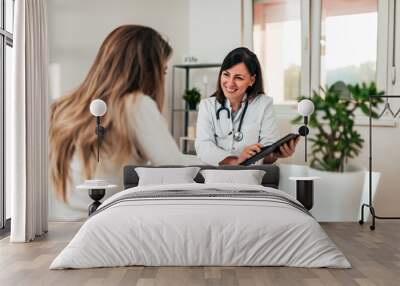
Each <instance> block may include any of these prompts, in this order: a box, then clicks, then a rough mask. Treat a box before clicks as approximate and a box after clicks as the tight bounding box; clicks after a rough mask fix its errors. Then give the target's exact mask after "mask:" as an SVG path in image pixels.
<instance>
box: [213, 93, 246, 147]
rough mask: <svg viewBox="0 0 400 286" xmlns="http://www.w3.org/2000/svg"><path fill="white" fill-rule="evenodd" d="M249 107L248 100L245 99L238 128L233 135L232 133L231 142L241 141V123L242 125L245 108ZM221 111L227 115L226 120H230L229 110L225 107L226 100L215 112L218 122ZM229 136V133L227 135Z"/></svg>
mask: <svg viewBox="0 0 400 286" xmlns="http://www.w3.org/2000/svg"><path fill="white" fill-rule="evenodd" d="M248 106H249V100H248V99H246V101H245V105H244V109H243V112H242V114H241V115H240V121H239V128H238V130H237V131H235V133H233V140H234V141H236V142H240V141H242V140H243V132H242V123H243V118H244V116H245V115H246V111H247V107H248ZM221 111H226V113H227V115H228V119H230V118H231V112H230V111H229V109H228V108H227V107H226V100H224V101H223V102H222V104H221V106H220V108H218V110H217V112H216V116H217V120H220V113H221ZM229 134H231V133H229Z"/></svg>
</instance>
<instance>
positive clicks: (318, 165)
mask: <svg viewBox="0 0 400 286" xmlns="http://www.w3.org/2000/svg"><path fill="white" fill-rule="evenodd" d="M382 94H383V92H378V91H377V88H376V85H375V83H370V84H365V83H363V84H361V85H359V84H355V85H350V84H348V85H346V84H344V83H343V82H341V81H339V82H336V83H334V84H333V85H331V86H329V87H327V88H326V89H323V88H320V91H319V92H316V91H314V92H313V94H312V96H311V97H310V98H309V99H311V100H312V101H313V103H314V107H315V111H314V113H313V114H312V115H310V118H309V126H310V127H311V129H312V133H311V136H310V141H311V154H310V156H311V161H310V167H311V168H309V171H308V174H309V175H310V176H318V177H321V178H322V180H319V181H318V182H317V186H318V190H316V191H315V199H316V203H315V204H314V206H315V207H314V208H313V210H312V211H313V213H314V214H315V215H316V217H317V218H318V219H320V220H339V221H343V220H344V221H355V220H357V217H358V215H359V205H360V200H361V195H362V189H363V184H364V177H365V170H364V169H361V168H357V167H354V166H350V165H349V164H348V160H349V159H351V158H355V157H356V156H357V155H358V154H359V153H360V151H361V150H362V148H363V144H364V139H363V138H362V137H361V134H360V133H359V132H358V131H357V130H356V129H355V117H356V111H361V113H363V114H365V115H367V116H369V112H370V110H369V104H370V102H369V95H382ZM304 98H306V97H304V96H303V97H300V98H299V100H301V99H304ZM381 102H382V99H381V98H377V97H371V107H372V108H371V115H372V117H373V118H377V117H378V114H377V110H376V109H377V107H378V104H379V103H381ZM301 119H302V118H301V116H299V117H297V118H295V119H294V120H293V121H292V123H299V122H300V121H301Z"/></svg>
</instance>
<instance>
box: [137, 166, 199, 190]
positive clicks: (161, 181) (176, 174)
mask: <svg viewBox="0 0 400 286" xmlns="http://www.w3.org/2000/svg"><path fill="white" fill-rule="evenodd" d="M199 170H200V168H199V167H184V168H145V167H138V168H135V171H136V173H137V174H138V176H139V184H138V186H149V185H168V184H187V183H195V181H193V179H194V178H195V177H196V175H197V173H198V172H199Z"/></svg>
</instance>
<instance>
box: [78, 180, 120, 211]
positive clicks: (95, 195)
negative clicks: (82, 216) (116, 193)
mask: <svg viewBox="0 0 400 286" xmlns="http://www.w3.org/2000/svg"><path fill="white" fill-rule="evenodd" d="M117 187H118V186H117V185H110V184H108V183H107V181H105V180H85V183H84V184H82V185H79V186H76V188H77V189H79V190H88V191H89V197H90V198H91V199H92V200H93V201H94V202H93V203H92V204H91V205H90V206H89V207H88V213H89V216H90V215H91V214H92V213H94V212H95V211H96V210H97V208H98V207H99V206H100V205H101V202H100V200H101V199H102V198H103V197H104V195H105V194H106V190H107V189H113V188H117Z"/></svg>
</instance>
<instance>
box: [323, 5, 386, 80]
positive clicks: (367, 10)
mask: <svg viewBox="0 0 400 286" xmlns="http://www.w3.org/2000/svg"><path fill="white" fill-rule="evenodd" d="M321 16H322V17H321V18H322V20H321V40H320V43H321V77H320V80H321V85H322V86H325V85H326V84H327V85H331V84H333V83H334V82H336V81H338V80H341V81H344V82H346V83H349V84H356V83H361V82H366V83H369V82H372V81H374V82H375V81H376V57H377V35H378V1H377V0H353V1H343V0H342V1H338V0H322V15H321Z"/></svg>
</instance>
